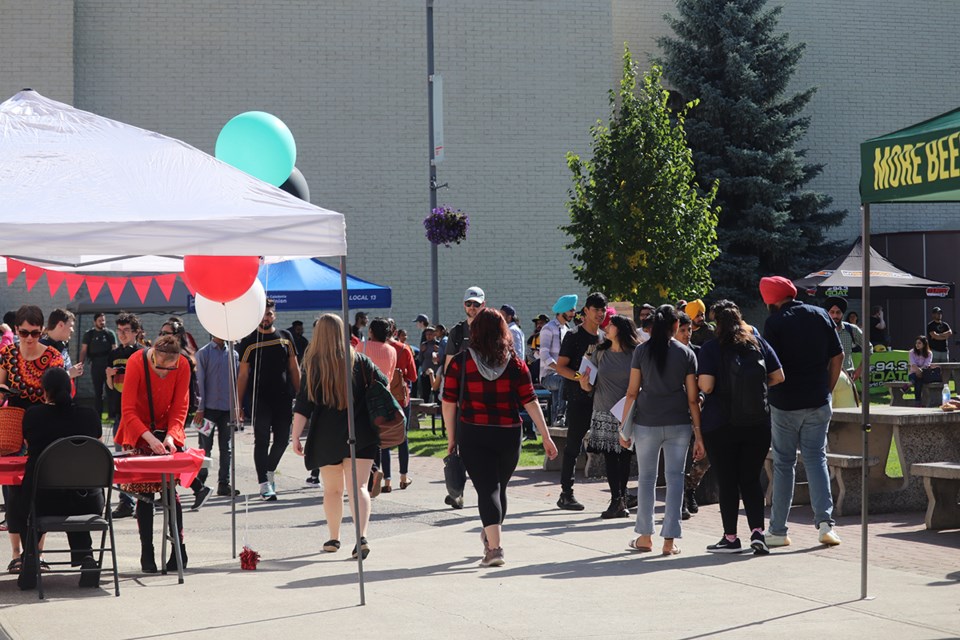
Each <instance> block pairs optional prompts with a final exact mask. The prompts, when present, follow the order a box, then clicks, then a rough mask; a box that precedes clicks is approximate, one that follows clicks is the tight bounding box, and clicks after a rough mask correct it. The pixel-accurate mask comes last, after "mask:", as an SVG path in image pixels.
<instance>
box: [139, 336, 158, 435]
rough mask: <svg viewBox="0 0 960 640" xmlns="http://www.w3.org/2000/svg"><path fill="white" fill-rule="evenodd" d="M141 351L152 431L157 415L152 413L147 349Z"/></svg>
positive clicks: (152, 430)
mask: <svg viewBox="0 0 960 640" xmlns="http://www.w3.org/2000/svg"><path fill="white" fill-rule="evenodd" d="M141 351H142V353H143V377H144V379H145V380H146V381H147V404H148V405H149V406H150V432H151V433H153V432H154V431H156V429H157V417H156V416H155V415H154V413H153V387H152V385H151V384H150V363H149V362H148V361H147V351H149V349H142V350H141Z"/></svg>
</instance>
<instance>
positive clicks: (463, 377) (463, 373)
mask: <svg viewBox="0 0 960 640" xmlns="http://www.w3.org/2000/svg"><path fill="white" fill-rule="evenodd" d="M468 355H469V354H468V353H467V350H466V349H464V350H463V351H461V352H460V397H459V398H457V424H456V425H455V426H454V431H453V436H454V441H456V440H457V436H458V435H459V433H460V414H461V409H460V405H462V404H463V388H464V387H466V386H467V357H468Z"/></svg>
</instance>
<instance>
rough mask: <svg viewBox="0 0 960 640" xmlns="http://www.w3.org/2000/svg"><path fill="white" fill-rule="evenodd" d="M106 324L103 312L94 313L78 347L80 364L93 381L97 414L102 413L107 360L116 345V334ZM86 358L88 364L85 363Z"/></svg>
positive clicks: (94, 403) (94, 404)
mask: <svg viewBox="0 0 960 640" xmlns="http://www.w3.org/2000/svg"><path fill="white" fill-rule="evenodd" d="M106 325H107V317H106V316H105V315H104V314H103V313H98V314H96V315H95V316H94V317H93V328H92V329H89V330H88V331H87V332H86V333H84V334H83V346H81V347H80V364H83V365H85V367H86V368H87V369H89V371H90V377H91V378H92V381H93V408H94V409H95V410H96V412H97V415H102V414H103V385H104V383H106V381H107V374H106V369H107V360H108V359H109V357H110V352H111V351H113V349H114V347H116V346H117V336H116V335H115V334H114V333H113V331H111V330H110V329H107V328H106ZM88 358H89V360H90V365H87V364H86V363H87V359H88ZM108 410H109V409H108ZM111 417H113V416H111Z"/></svg>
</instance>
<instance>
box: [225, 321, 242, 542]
mask: <svg viewBox="0 0 960 640" xmlns="http://www.w3.org/2000/svg"><path fill="white" fill-rule="evenodd" d="M233 345H234V343H233V340H230V341H228V342H227V349H228V351H227V357H228V358H229V366H230V420H229V422H228V424H229V427H228V428H229V429H230V537H231V539H232V541H233V542H232V546H231V547H230V549H231V553H232V557H233V558H234V559H236V558H237V492H236V491H235V489H234V487H236V486H237V427H238V426H239V425H238V424H237V417H238V416H239V415H240V398H239V397H238V396H237V353H236V351H235V349H234V346H233Z"/></svg>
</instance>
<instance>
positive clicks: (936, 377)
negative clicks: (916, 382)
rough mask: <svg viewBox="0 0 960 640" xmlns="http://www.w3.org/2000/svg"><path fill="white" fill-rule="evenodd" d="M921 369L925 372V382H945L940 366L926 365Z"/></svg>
mask: <svg viewBox="0 0 960 640" xmlns="http://www.w3.org/2000/svg"><path fill="white" fill-rule="evenodd" d="M920 371H922V372H923V376H922V378H923V384H929V383H931V382H943V374H942V372H941V371H940V367H924V368H923V369H921V370H920Z"/></svg>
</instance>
